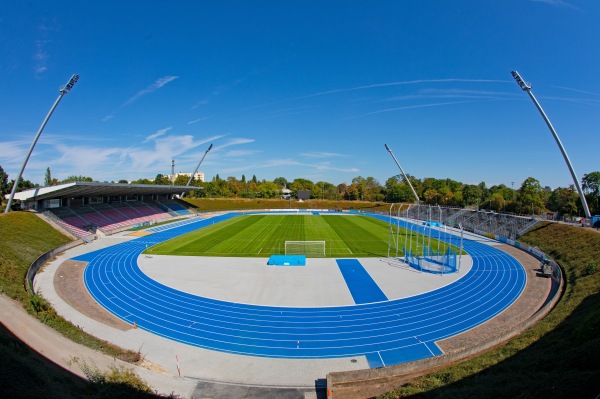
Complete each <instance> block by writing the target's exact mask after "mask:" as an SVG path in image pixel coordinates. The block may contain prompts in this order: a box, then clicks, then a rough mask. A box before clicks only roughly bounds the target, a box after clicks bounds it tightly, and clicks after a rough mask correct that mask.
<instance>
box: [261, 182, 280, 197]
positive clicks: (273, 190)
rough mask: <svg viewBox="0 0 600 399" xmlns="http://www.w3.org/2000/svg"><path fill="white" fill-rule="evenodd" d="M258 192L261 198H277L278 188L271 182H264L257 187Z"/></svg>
mask: <svg viewBox="0 0 600 399" xmlns="http://www.w3.org/2000/svg"><path fill="white" fill-rule="evenodd" d="M258 191H259V192H260V194H261V197H262V198H276V197H277V196H279V187H278V186H277V184H275V183H273V182H268V181H267V182H264V183H260V184H259V185H258Z"/></svg>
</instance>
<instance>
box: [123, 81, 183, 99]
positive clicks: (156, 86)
mask: <svg viewBox="0 0 600 399" xmlns="http://www.w3.org/2000/svg"><path fill="white" fill-rule="evenodd" d="M177 78H179V76H165V77H164V78H160V79H157V80H156V81H155V82H154V83H152V84H151V85H149V86H148V87H146V88H145V89H143V90H140V91H138V92H137V93H136V94H135V95H133V96H132V97H130V98H129V99H127V101H125V103H124V104H123V106H127V105H129V104H131V103H133V102H135V101H137V100H138V99H140V98H141V97H143V96H145V95H146V94H150V93H153V92H155V91H156V90H158V89H160V88H161V87H163V86H165V85H166V84H167V83H170V82H172V81H174V80H175V79H177Z"/></svg>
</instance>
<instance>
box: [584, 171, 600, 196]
mask: <svg viewBox="0 0 600 399" xmlns="http://www.w3.org/2000/svg"><path fill="white" fill-rule="evenodd" d="M581 182H582V183H583V184H582V188H583V191H584V192H586V193H588V194H593V195H595V196H599V195H600V172H592V173H587V174H585V175H583V179H581Z"/></svg>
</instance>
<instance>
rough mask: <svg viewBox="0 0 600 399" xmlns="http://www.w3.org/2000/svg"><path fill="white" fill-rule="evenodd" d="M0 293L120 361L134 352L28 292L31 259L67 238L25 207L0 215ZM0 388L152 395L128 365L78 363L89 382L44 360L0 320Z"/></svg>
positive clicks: (22, 394)
mask: <svg viewBox="0 0 600 399" xmlns="http://www.w3.org/2000/svg"><path fill="white" fill-rule="evenodd" d="M0 237H1V239H0V293H2V294H4V295H6V296H8V297H10V298H12V299H14V300H16V301H18V302H20V303H21V304H22V305H23V307H24V308H25V309H26V310H27V312H28V313H30V314H32V315H33V316H35V317H37V318H38V319H39V320H40V321H41V322H43V323H45V324H47V325H48V326H50V327H52V328H54V329H55V330H57V331H58V332H60V333H61V334H63V335H64V336H66V337H68V338H69V339H71V340H72V341H75V342H77V343H80V344H82V345H85V346H87V347H90V348H93V349H96V350H98V351H101V352H103V353H105V354H108V355H110V356H113V357H116V358H120V359H122V360H126V361H136V360H138V359H139V357H140V355H139V353H136V352H132V351H127V350H124V349H122V348H119V347H117V346H115V345H112V344H110V343H109V342H106V341H102V340H99V339H97V338H95V337H93V336H91V335H89V334H87V333H85V332H84V331H83V330H81V329H80V328H79V327H77V326H75V325H73V324H72V323H70V322H68V321H66V320H64V319H63V318H62V317H60V316H58V315H57V314H56V312H55V311H54V309H53V308H52V307H51V306H50V305H49V303H48V302H47V301H46V300H45V299H44V298H42V297H41V296H39V295H35V296H29V294H28V293H27V292H26V291H25V284H24V279H25V275H26V273H27V269H28V268H29V266H30V265H31V263H32V262H33V261H34V260H35V259H37V258H38V257H39V256H40V255H42V254H43V253H45V252H47V251H49V250H50V249H52V248H55V247H57V246H59V245H61V244H64V243H66V242H68V241H70V239H69V238H68V237H66V236H64V235H63V234H61V233H60V232H58V231H56V230H54V229H53V228H52V227H50V226H49V225H48V224H47V223H45V222H44V221H42V220H41V219H39V218H38V217H37V216H35V215H34V214H32V213H29V212H12V213H9V214H7V215H4V214H2V215H0ZM0 359H1V360H0V387H2V388H1V392H2V395H1V396H2V397H7V398H8V397H10V398H49V397H61V398H81V397H88V398H113V397H125V396H127V397H130V398H153V397H156V396H155V395H153V394H152V393H151V391H150V390H149V389H148V387H147V386H146V385H145V383H143V381H141V380H140V379H139V377H137V376H136V375H135V374H132V373H131V372H130V371H129V370H121V369H114V370H109V371H108V372H103V371H100V370H97V369H95V368H94V367H93V365H84V366H85V369H84V371H86V375H88V378H89V379H90V380H91V382H88V381H83V380H81V379H79V378H78V377H76V376H75V375H73V374H71V373H69V372H67V371H65V370H63V369H62V368H60V367H58V366H56V365H55V364H53V363H52V362H49V361H48V360H46V359H45V358H44V357H43V356H40V355H39V354H37V353H36V352H35V351H33V350H31V349H30V348H29V347H28V346H27V345H26V343H23V342H21V341H19V340H18V339H17V338H16V337H15V336H14V335H13V334H12V333H11V332H10V331H8V330H7V329H6V327H5V326H4V324H3V323H0Z"/></svg>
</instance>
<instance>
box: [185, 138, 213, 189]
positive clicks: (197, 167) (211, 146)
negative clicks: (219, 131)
mask: <svg viewBox="0 0 600 399" xmlns="http://www.w3.org/2000/svg"><path fill="white" fill-rule="evenodd" d="M212 148H213V145H212V144H211V145H210V146H209V147H208V149H207V150H206V152H205V153H204V155H202V158H200V162H198V166H196V170H194V173H192V175H191V176H190V180H188V182H187V184H186V187H187V186H189V185H190V184H191V183H192V179H193V178H194V176H196V172H198V169H200V165H202V161H204V158H206V155H207V154H208V152H209V151H210V150H212ZM184 195H185V192H184V193H181V197H182V198H183V196H184Z"/></svg>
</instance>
